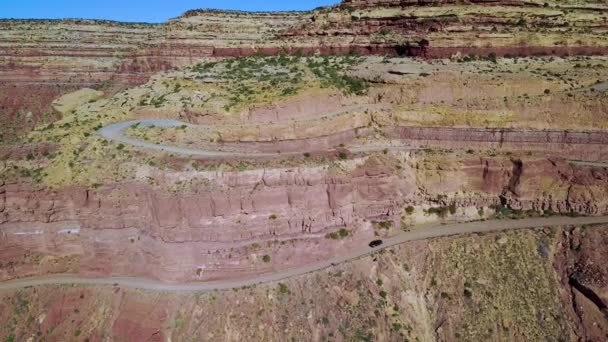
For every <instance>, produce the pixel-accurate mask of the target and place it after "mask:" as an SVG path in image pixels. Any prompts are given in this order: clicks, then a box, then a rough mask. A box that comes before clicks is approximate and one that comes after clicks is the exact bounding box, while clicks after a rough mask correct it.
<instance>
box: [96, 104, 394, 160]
mask: <svg viewBox="0 0 608 342" xmlns="http://www.w3.org/2000/svg"><path fill="white" fill-rule="evenodd" d="M383 108H384V106H383V105H378V104H364V105H351V106H347V107H344V108H341V109H339V110H336V111H333V112H328V113H325V114H324V115H323V116H321V117H318V118H316V119H315V120H318V119H320V118H331V117H334V116H338V115H341V114H345V113H349V112H354V111H367V110H381V109H383ZM310 120H313V119H307V120H296V121H310ZM135 125H139V126H142V127H151V126H155V127H165V128H169V127H183V126H188V127H190V126H194V125H192V124H189V123H186V122H183V121H179V120H173V119H141V120H130V121H124V122H119V123H116V124H111V125H108V126H105V127H103V128H101V129H99V130H98V131H97V133H98V134H99V135H100V136H102V137H104V138H106V139H108V140H112V141H116V142H119V143H123V144H127V145H131V146H136V147H141V148H146V149H150V150H156V151H161V152H169V153H175V154H180V155H185V156H192V157H194V156H196V157H204V158H251V157H252V156H253V157H259V158H264V157H273V156H277V155H281V156H285V155H300V154H301V153H299V152H283V153H260V152H247V153H243V152H225V151H206V150H196V149H189V148H182V147H177V146H170V145H163V144H155V143H152V142H147V141H143V140H139V139H135V138H130V137H128V136H126V135H125V130H126V129H128V128H129V127H131V126H135ZM384 148H386V147H378V148H375V149H374V150H375V151H376V150H377V151H381V150H382V149H384Z"/></svg>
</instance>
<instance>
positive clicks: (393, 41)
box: [0, 1, 608, 132]
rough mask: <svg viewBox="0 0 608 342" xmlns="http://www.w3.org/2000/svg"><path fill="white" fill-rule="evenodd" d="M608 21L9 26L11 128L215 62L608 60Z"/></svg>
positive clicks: (361, 9)
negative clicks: (63, 106)
mask: <svg viewBox="0 0 608 342" xmlns="http://www.w3.org/2000/svg"><path fill="white" fill-rule="evenodd" d="M607 12H608V8H607V7H606V6H605V4H604V3H602V2H595V1H584V2H580V1H565V2H564V1H547V2H543V3H541V2H533V1H473V2H460V1H446V2H436V1H432V2H424V1H420V2H418V1H345V2H344V3H342V4H341V5H339V6H336V7H330V8H321V9H317V10H314V11H311V12H295V13H291V12H290V13H246V12H225V11H209V10H197V11H190V12H187V13H186V14H184V15H183V16H181V17H178V18H176V19H173V20H170V21H168V22H167V23H164V24H139V23H117V22H107V21H94V20H62V21H52V20H2V21H0V78H1V79H2V81H3V82H2V84H0V113H1V114H2V115H1V116H0V117H1V118H2V120H3V121H2V122H1V124H2V125H3V126H5V127H10V128H12V130H13V131H17V132H19V131H22V129H23V128H24V127H25V128H28V127H29V128H32V127H34V126H35V125H36V124H37V123H39V122H40V120H41V119H40V118H41V116H42V115H43V114H45V116H44V117H43V120H46V121H49V120H50V119H49V118H48V116H49V115H50V116H51V119H52V118H53V116H52V114H51V113H52V110H51V107H50V104H51V103H52V101H53V99H55V98H56V97H58V96H60V95H63V94H66V93H69V92H71V91H74V90H77V89H80V88H82V87H96V88H100V89H106V90H115V89H117V88H118V89H120V88H124V87H127V86H132V85H136V84H142V83H145V82H146V80H147V79H148V78H149V76H151V75H152V74H154V73H156V72H160V71H165V70H170V69H174V68H177V67H183V66H185V65H191V64H194V63H195V62H197V61H199V60H200V59H201V58H204V57H213V56H215V57H221V56H226V57H230V56H232V57H234V56H248V55H253V54H256V53H262V54H269V55H276V54H278V53H282V52H286V53H291V54H296V53H303V54H312V53H317V52H320V53H324V54H340V53H341V54H346V53H350V52H357V53H360V54H400V55H414V56H427V57H429V58H439V57H450V56H453V55H458V54H461V55H469V54H474V55H483V56H488V55H498V56H509V55H510V56H531V55H589V54H604V53H605V52H606V47H607V46H608V41H607V40H606V34H605V33H606V28H607V27H608V22H607V21H606V13H607ZM421 41H426V44H423V45H420V42H421ZM31 93H36V94H37V96H35V97H32V96H28V94H31Z"/></svg>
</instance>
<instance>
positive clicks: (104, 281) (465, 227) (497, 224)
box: [0, 216, 608, 292]
mask: <svg viewBox="0 0 608 342" xmlns="http://www.w3.org/2000/svg"><path fill="white" fill-rule="evenodd" d="M602 223H608V216H601V217H561V216H556V217H548V218H528V219H522V220H497V221H484V222H469V223H457V224H447V225H440V224H436V225H428V226H425V227H420V228H418V229H417V230H415V231H412V232H404V233H401V234H399V235H397V236H394V237H392V238H390V239H386V240H384V243H383V244H382V246H380V247H378V248H370V247H369V246H366V245H364V246H361V247H359V248H357V249H356V250H353V251H350V252H349V253H347V254H345V255H340V256H336V257H334V258H331V259H328V260H323V261H320V262H317V263H314V264H310V265H306V266H302V267H297V268H293V269H288V270H283V271H278V272H273V273H268V274H263V275H260V276H256V277H254V278H249V279H241V280H227V281H213V282H204V283H183V284H171V283H163V282H160V281H158V280H153V279H144V278H129V277H111V278H84V277H80V276H78V275H70V274H65V275H51V276H44V277H34V278H23V279H16V280H10V281H6V282H1V283H0V291H2V290H15V289H21V288H26V287H32V286H43V285H62V284H76V285H92V286H120V287H125V288H135V289H144V290H155V291H175V292H209V291H214V290H227V289H234V288H241V287H245V286H252V285H258V284H265V283H272V282H276V281H280V280H284V279H287V278H292V277H295V276H299V275H303V274H307V273H311V272H315V271H320V270H323V269H326V268H328V267H332V266H335V265H337V264H341V263H344V262H347V261H351V260H355V259H359V258H361V257H364V256H367V255H369V254H371V253H373V252H376V251H379V250H381V249H385V248H389V247H393V246H396V245H399V244H402V243H405V242H408V241H415V240H425V239H431V238H438V237H446V236H453V235H460V234H471V233H485V232H495V231H503V230H516V229H526V228H537V227H556V226H572V225H579V226H580V225H590V224H602Z"/></svg>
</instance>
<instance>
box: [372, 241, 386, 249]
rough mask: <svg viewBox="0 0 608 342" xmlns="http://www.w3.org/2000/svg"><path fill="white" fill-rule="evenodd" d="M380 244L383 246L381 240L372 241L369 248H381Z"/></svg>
mask: <svg viewBox="0 0 608 342" xmlns="http://www.w3.org/2000/svg"><path fill="white" fill-rule="evenodd" d="M382 244H383V242H382V240H374V241H372V242H370V243H369V246H370V247H371V248H376V247H379V246H381V245H382Z"/></svg>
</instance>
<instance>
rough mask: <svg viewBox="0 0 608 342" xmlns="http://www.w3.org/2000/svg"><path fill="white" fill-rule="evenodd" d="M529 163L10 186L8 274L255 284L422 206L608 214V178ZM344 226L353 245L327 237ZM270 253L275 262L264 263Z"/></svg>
mask: <svg viewBox="0 0 608 342" xmlns="http://www.w3.org/2000/svg"><path fill="white" fill-rule="evenodd" d="M407 158H412V157H407ZM517 163H521V165H520V166H519V168H514V161H513V160H509V159H504V158H489V159H484V158H482V159H477V158H475V159H470V160H464V161H459V162H452V163H447V164H446V163H440V162H436V161H434V160H433V159H432V158H431V159H420V160H417V159H415V160H414V159H413V160H409V161H405V164H404V165H405V166H402V167H401V168H400V169H399V168H396V167H391V166H390V163H378V162H372V161H371V160H370V161H367V162H365V163H363V164H359V166H356V165H354V166H353V168H351V170H350V171H348V172H346V173H340V174H338V175H336V174H332V173H329V172H330V171H328V170H325V169H324V168H314V169H282V170H277V169H275V170H255V171H245V172H217V173H208V174H206V177H207V178H208V181H209V184H210V185H209V187H208V188H200V187H199V188H198V189H197V191H196V192H192V193H189V194H185V193H180V194H179V195H178V194H175V193H170V192H163V191H160V190H155V189H153V188H151V187H149V186H147V185H143V184H138V183H129V184H115V185H111V186H105V187H103V188H100V189H97V190H91V189H85V188H81V187H72V188H63V189H58V190H34V189H32V188H31V187H30V186H28V185H24V184H6V185H4V186H2V187H0V222H1V223H0V231H1V233H2V234H1V237H0V239H1V240H0V247H1V248H0V255H1V256H2V260H3V262H2V268H1V269H0V274H1V278H3V279H7V278H14V277H20V276H25V275H34V274H41V273H48V272H66V271H71V272H80V273H82V274H86V275H129V276H147V277H155V278H159V279H163V280H167V281H186V280H201V279H207V280H208V279H218V278H233V277H244V276H247V275H250V274H259V273H262V272H268V271H270V270H276V269H280V268H286V267H292V266H295V265H302V264H306V263H310V262H314V261H315V260H319V259H322V258H326V257H328V256H330V255H334V254H336V253H339V252H340V251H341V250H345V249H347V248H349V247H352V246H353V245H355V244H362V243H366V242H368V240H370V239H373V237H374V231H373V228H372V227H371V225H370V224H369V221H386V220H392V221H394V222H395V224H396V225H397V226H399V224H400V222H401V216H402V215H403V209H404V208H405V207H406V206H410V205H413V206H417V207H420V206H423V207H428V206H445V205H450V204H454V205H455V206H456V208H457V209H458V210H457V213H456V215H457V216H458V217H461V218H467V217H468V216H467V215H469V214H467V213H470V212H471V211H473V212H477V210H476V209H478V208H483V207H485V208H487V207H489V206H491V205H499V204H500V203H501V201H502V202H503V204H506V205H510V206H511V207H512V208H514V209H525V210H527V209H535V210H545V211H554V212H562V213H571V212H575V213H581V214H590V215H597V214H602V213H606V212H608V197H607V194H608V171H607V170H606V169H592V168H583V167H575V166H572V165H570V164H568V163H566V162H564V161H561V160H544V159H532V160H521V161H517ZM518 165H519V164H518ZM515 169H516V170H519V171H518V172H517V173H516V174H515V173H514V170H515ZM514 177H517V180H516V181H514V180H513V178H514ZM469 209H470V210H469ZM340 228H346V229H349V230H351V231H352V237H350V238H348V239H345V240H332V239H328V238H327V237H326V235H327V234H328V233H331V232H335V231H337V230H338V229H340ZM294 240H299V241H298V248H294V247H293V246H294V245H292V241H294ZM264 255H270V256H272V259H271V260H272V261H270V262H268V261H266V262H265V261H262V259H263V258H262V256H264ZM275 261H276V263H275ZM59 265H61V267H60V266H59Z"/></svg>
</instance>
